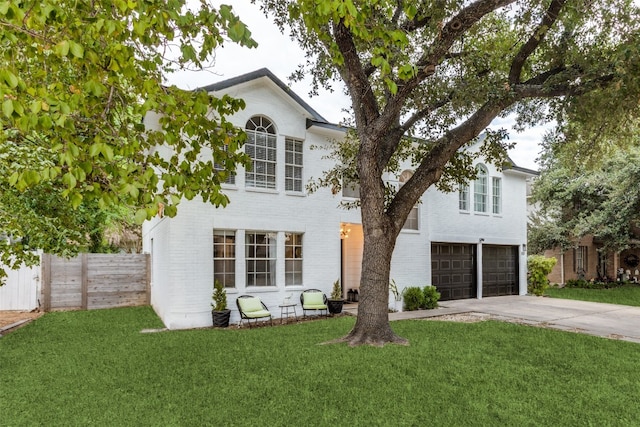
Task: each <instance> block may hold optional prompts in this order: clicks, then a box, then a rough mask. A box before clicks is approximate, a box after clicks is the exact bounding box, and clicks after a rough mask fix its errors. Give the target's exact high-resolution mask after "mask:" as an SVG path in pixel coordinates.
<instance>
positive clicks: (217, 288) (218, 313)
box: [211, 280, 231, 328]
mask: <svg viewBox="0 0 640 427" xmlns="http://www.w3.org/2000/svg"><path fill="white" fill-rule="evenodd" d="M213 288H214V289H213V303H211V317H212V318H213V327H214V328H226V327H227V326H229V317H231V310H229V309H227V292H226V291H225V289H224V286H222V283H220V281H219V280H216V281H215V282H214V285H213Z"/></svg>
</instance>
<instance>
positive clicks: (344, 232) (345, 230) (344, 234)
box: [340, 224, 351, 239]
mask: <svg viewBox="0 0 640 427" xmlns="http://www.w3.org/2000/svg"><path fill="white" fill-rule="evenodd" d="M349 225H350V224H343V225H340V238H341V239H347V238H348V237H349V233H351V228H349Z"/></svg>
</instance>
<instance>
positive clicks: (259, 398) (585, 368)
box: [0, 307, 640, 426]
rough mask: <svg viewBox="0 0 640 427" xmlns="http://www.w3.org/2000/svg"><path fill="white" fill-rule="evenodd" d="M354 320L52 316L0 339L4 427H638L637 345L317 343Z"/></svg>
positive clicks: (409, 327)
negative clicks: (181, 321) (218, 321)
mask: <svg viewBox="0 0 640 427" xmlns="http://www.w3.org/2000/svg"><path fill="white" fill-rule="evenodd" d="M353 321H354V320H353V318H350V317H340V318H335V319H328V320H322V321H316V322H307V323H301V324H293V325H286V326H274V327H266V328H257V329H251V330H249V329H242V330H238V329H231V328H230V329H228V330H213V329H208V330H206V329H203V330H192V331H174V332H158V333H147V334H142V333H140V331H141V330H142V329H145V328H160V327H161V326H162V325H161V323H160V321H159V320H158V318H157V317H156V316H155V314H154V313H153V311H152V310H151V309H150V308H148V307H139V308H127V309H113V310H99V311H84V312H65V313H62V312H58V313H49V314H46V315H45V316H43V317H41V318H39V319H37V320H36V321H34V322H33V323H32V324H30V325H27V326H26V327H24V328H21V329H19V330H17V331H15V332H13V333H11V334H8V335H7V336H5V337H3V338H0V384H1V386H0V414H2V415H1V419H2V424H3V425H11V426H14V425H39V424H47V425H109V426H113V425H154V426H159V425H162V426H166V425H193V426H201V425H227V426H230V425H233V426H280V425H313V426H316V425H339V426H342V425H345V426H360V425H362V426H386V425H388V426H399V425H406V426H420V425H439V426H451V425H456V426H460V425H469V426H472V425H473V426H476V425H553V426H560V425H567V426H575V425H587V424H588V425H640V412H638V411H637V402H638V400H639V399H640V386H639V384H640V370H638V369H637V366H638V365H637V355H638V351H639V349H640V347H639V346H638V344H634V343H629V342H623V341H614V340H607V339H602V338H597V337H592V336H587V335H582V334H574V333H568V332H559V331H554V330H549V329H544V328H533V327H527V326H523V325H516V324H510V323H500V322H495V321H486V322H480V323H473V324H466V323H453V322H437V321H426V320H412V321H398V322H394V323H393V328H394V329H395V330H396V331H397V332H398V333H399V334H400V335H401V336H404V337H406V338H408V339H409V340H410V342H411V345H410V346H409V347H399V346H386V347H385V348H382V349H380V348H369V347H362V348H349V347H347V346H345V345H320V344H319V343H322V342H325V341H327V340H330V339H333V338H336V337H339V336H341V335H342V334H345V333H346V332H347V331H348V330H349V329H350V328H351V327H352V325H353Z"/></svg>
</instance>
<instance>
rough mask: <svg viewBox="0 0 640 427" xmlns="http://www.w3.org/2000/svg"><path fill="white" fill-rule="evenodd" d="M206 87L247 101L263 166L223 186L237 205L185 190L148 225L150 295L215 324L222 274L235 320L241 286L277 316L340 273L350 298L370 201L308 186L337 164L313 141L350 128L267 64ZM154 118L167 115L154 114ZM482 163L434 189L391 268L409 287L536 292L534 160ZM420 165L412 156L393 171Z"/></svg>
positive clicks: (183, 319) (190, 318)
mask: <svg viewBox="0 0 640 427" xmlns="http://www.w3.org/2000/svg"><path fill="white" fill-rule="evenodd" d="M203 89H204V90H207V91H210V92H213V93H215V94H217V95H222V94H229V95H231V96H233V97H237V98H242V99H244V100H245V102H246V105H247V107H246V108H245V109H244V110H243V111H240V112H239V113H237V114H236V115H234V116H233V117H231V119H230V120H231V121H232V122H233V123H235V124H236V125H237V126H241V127H243V128H245V129H247V132H248V135H249V138H248V142H247V144H246V145H245V151H246V152H247V153H249V154H250V155H251V156H252V157H253V158H254V168H253V170H252V171H251V172H248V171H245V170H244V169H242V168H240V169H239V170H238V171H237V174H236V176H235V177H234V180H233V182H232V183H229V184H225V185H224V190H225V193H226V194H227V195H228V196H229V198H230V200H231V202H230V203H229V205H228V206H227V207H225V208H216V207H214V206H212V205H209V204H205V203H202V202H201V201H198V200H197V199H194V200H192V201H187V200H184V201H182V202H181V204H180V207H179V209H178V211H179V212H178V215H177V216H176V217H175V218H166V217H165V218H155V219H154V220H152V221H147V222H146V223H145V224H144V225H143V245H144V250H145V252H148V253H150V254H151V259H152V261H151V264H152V274H151V276H152V279H151V280H152V285H151V302H152V305H153V307H154V308H155V310H156V312H157V313H158V314H159V316H160V317H161V318H162V320H163V321H164V323H165V325H166V326H167V327H168V328H171V329H180V328H191V327H206V326H211V324H212V321H211V306H210V303H211V294H212V291H213V283H214V278H216V279H219V280H221V281H222V282H223V283H224V284H225V286H226V289H227V294H228V305H229V308H231V309H232V317H231V322H232V323H236V322H238V321H239V314H238V312H237V310H236V305H235V299H236V297H237V296H239V295H243V294H253V295H257V296H259V297H260V298H261V299H262V300H263V301H264V303H265V304H266V305H267V306H268V308H269V309H270V311H271V312H272V313H273V314H274V316H276V317H277V316H279V315H280V310H279V308H278V304H280V303H281V302H282V300H283V298H284V297H285V296H288V295H291V296H292V298H291V299H292V301H294V302H295V301H298V297H299V294H300V293H301V292H302V291H304V290H305V289H309V288H319V289H321V290H323V291H324V292H326V293H327V294H329V293H330V291H331V286H332V283H333V282H334V281H335V280H336V279H340V280H341V281H342V286H343V291H344V293H345V297H346V295H347V291H348V290H349V289H357V288H358V286H359V279H360V263H361V255H362V242H363V239H362V226H361V225H360V224H361V220H360V214H359V211H357V210H345V209H342V208H340V207H339V203H340V201H341V200H342V197H343V195H341V194H338V195H333V194H331V192H330V191H329V190H327V189H322V190H320V191H318V192H316V193H313V194H308V193H307V191H306V189H305V185H306V183H307V182H308V181H309V179H310V178H312V177H313V178H317V177H319V176H321V174H322V173H323V171H325V170H327V169H329V168H330V166H331V165H330V164H329V163H327V162H329V160H327V159H325V158H324V156H325V155H326V154H327V152H326V151H325V150H322V149H311V147H312V146H316V147H317V146H327V145H328V144H329V141H330V140H332V139H336V138H341V137H343V135H344V130H343V129H341V128H340V127H339V126H337V125H334V124H331V123H327V121H326V120H325V119H324V118H323V117H322V116H320V115H319V114H318V113H317V112H316V111H314V110H313V109H312V108H311V107H310V106H309V105H307V104H306V103H305V102H304V101H303V100H302V99H300V98H299V97H298V96H297V95H296V94H295V93H293V92H291V90H290V89H289V88H288V87H287V86H286V85H285V84H284V83H282V82H281V81H280V80H279V79H278V78H276V77H275V76H274V75H273V74H272V73H271V72H269V71H268V70H266V69H261V70H258V71H255V72H252V73H249V74H246V75H242V76H239V77H236V78H233V79H230V80H226V81H223V82H220V83H217V84H214V85H211V86H208V87H206V88H203ZM146 124H147V126H157V122H154V118H153V117H151V116H150V117H148V118H147V120H146ZM479 167H481V168H483V170H484V171H485V175H483V177H482V178H479V179H478V180H477V181H476V182H473V183H470V184H469V186H468V188H467V189H466V191H461V192H460V193H457V192H456V193H449V194H445V193H441V192H438V191H436V190H435V189H433V188H432V189H429V190H428V191H427V192H426V193H425V194H424V195H423V197H422V203H421V204H420V205H418V207H417V208H416V209H415V211H414V215H413V217H412V218H411V220H410V221H408V222H407V225H406V226H405V230H403V231H402V232H401V233H400V236H399V238H398V242H397V245H396V249H395V252H394V256H393V262H392V268H391V277H392V278H393V279H394V280H395V282H396V283H397V285H398V287H399V288H404V287H406V286H421V287H422V286H425V285H428V284H434V285H437V287H438V289H439V290H440V292H441V293H442V297H443V299H457V298H481V297H483V296H492V295H504V294H525V293H526V271H525V270H526V241H527V231H526V226H527V206H526V178H527V177H529V176H531V175H532V173H533V171H530V170H526V169H522V168H518V167H513V168H511V169H508V170H504V171H498V170H497V169H496V168H495V167H494V166H492V165H489V164H486V165H480V166H479ZM410 173H411V172H410V167H407V169H406V171H405V172H404V175H401V176H400V177H391V178H390V181H394V182H401V181H402V180H403V179H404V177H405V176H406V174H410ZM298 312H300V307H299V306H298Z"/></svg>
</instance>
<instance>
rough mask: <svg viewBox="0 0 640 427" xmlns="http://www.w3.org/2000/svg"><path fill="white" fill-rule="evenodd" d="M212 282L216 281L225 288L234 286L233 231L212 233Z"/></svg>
mask: <svg viewBox="0 0 640 427" xmlns="http://www.w3.org/2000/svg"><path fill="white" fill-rule="evenodd" d="M213 280H214V281H215V280H218V281H219V282H220V283H222V285H223V286H224V287H225V288H235V286H236V233H235V231H230V230H214V231H213Z"/></svg>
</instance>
